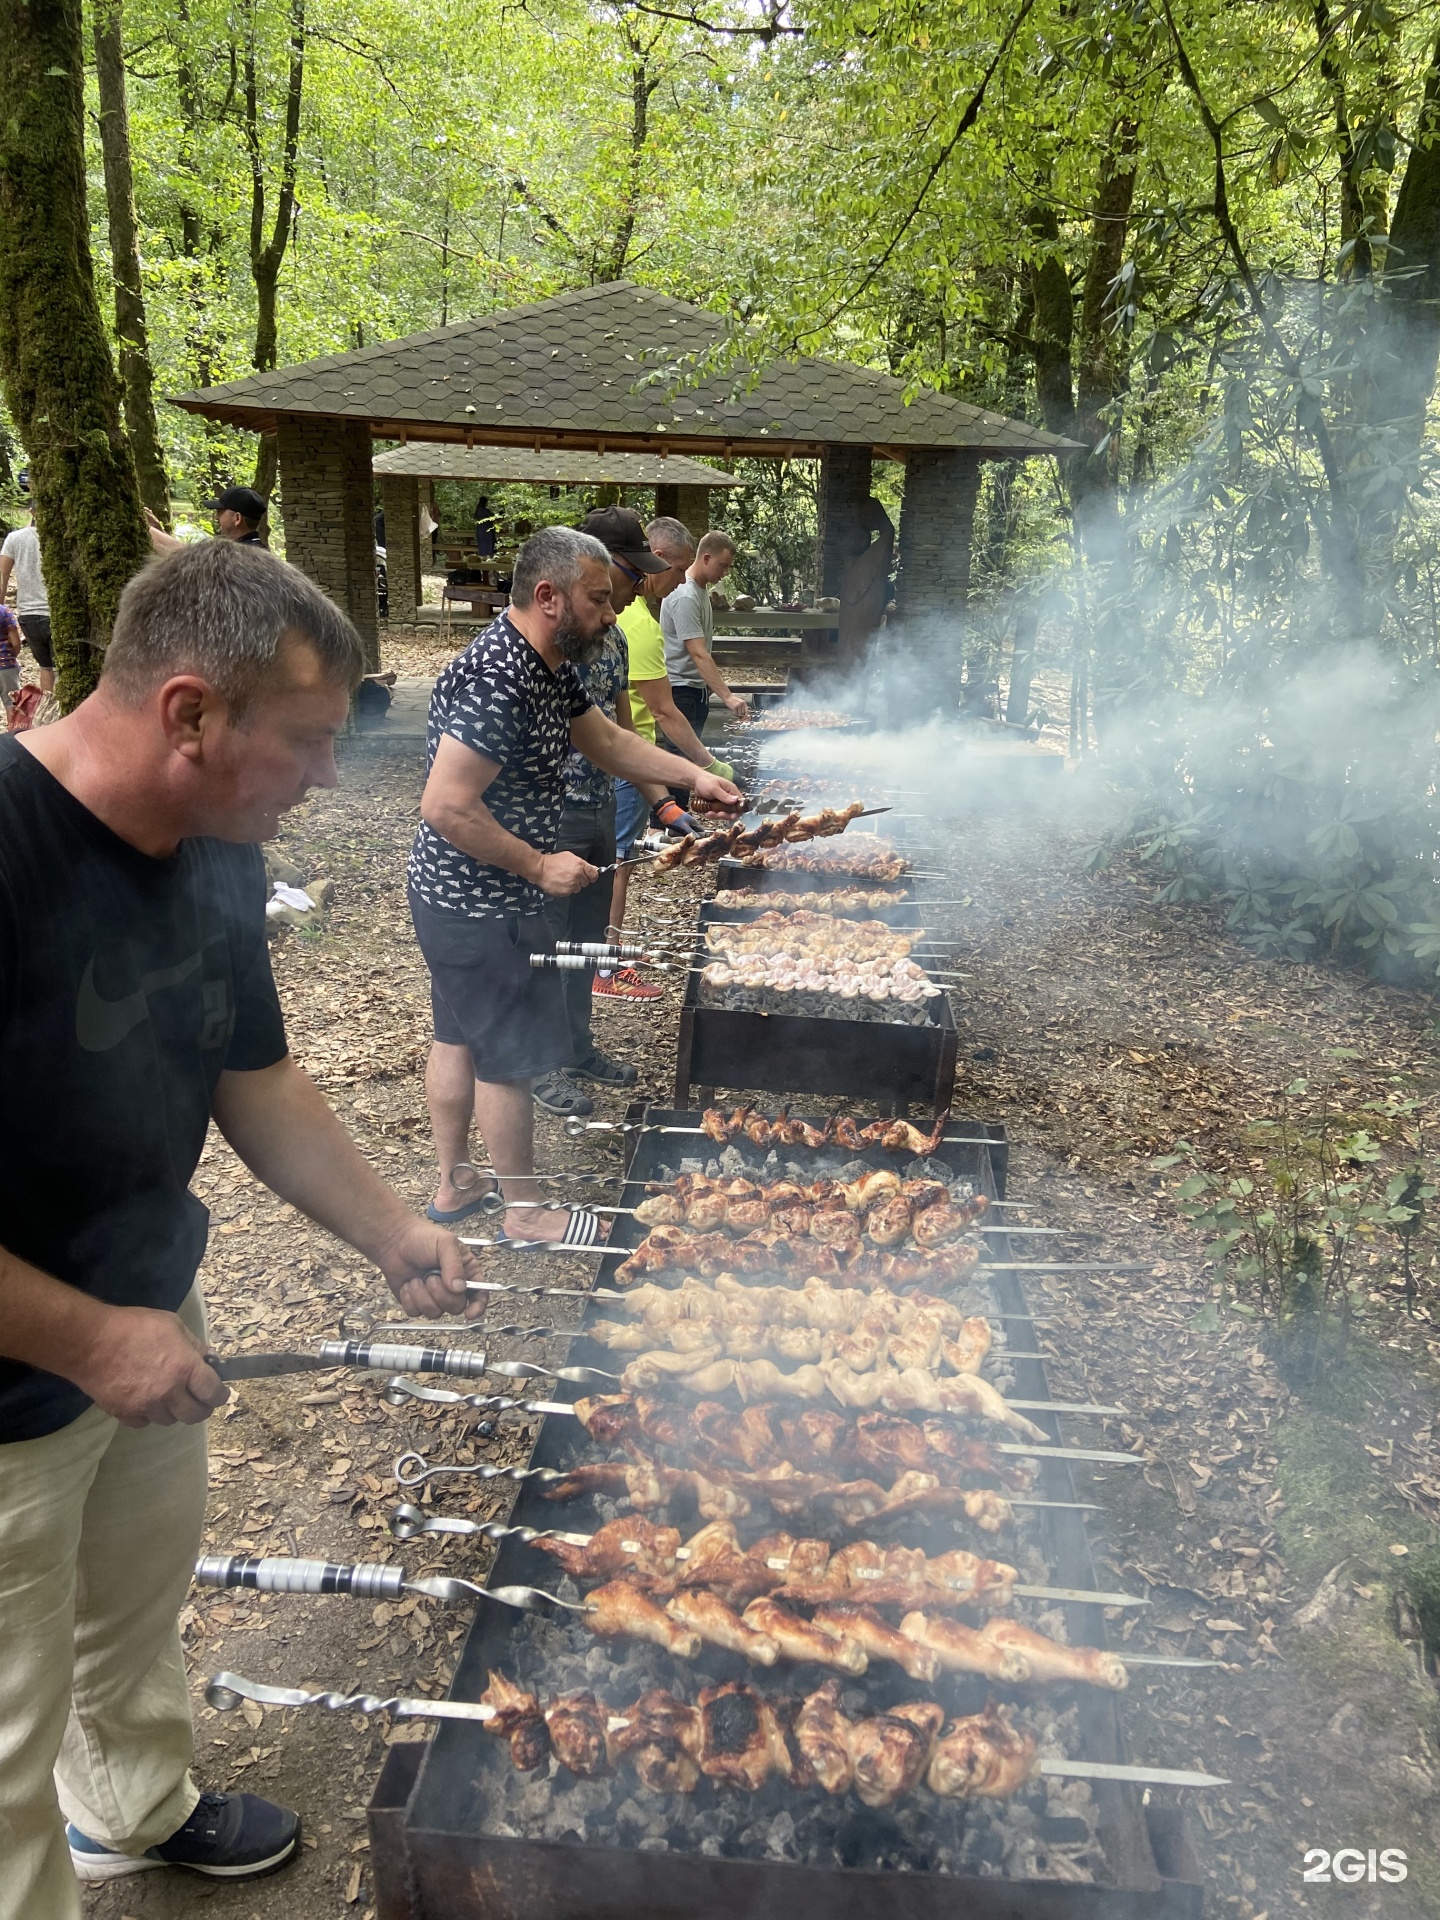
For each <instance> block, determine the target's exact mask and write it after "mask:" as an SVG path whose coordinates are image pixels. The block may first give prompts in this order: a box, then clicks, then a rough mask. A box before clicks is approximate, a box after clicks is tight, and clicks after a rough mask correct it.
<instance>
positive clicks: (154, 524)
mask: <svg viewBox="0 0 1440 1920" xmlns="http://www.w3.org/2000/svg"><path fill="white" fill-rule="evenodd" d="M206 505H207V506H208V508H209V510H210V512H211V513H213V514H214V516H215V537H216V539H217V540H235V541H238V542H239V543H240V545H241V546H246V547H263V546H264V544H265V542H264V541H263V540H262V539H261V538H260V531H259V529H260V522H261V521H262V520H263V519H264V518H265V499H264V496H263V495H262V494H258V493H257V492H256V491H255V489H254V488H253V487H226V489H225V491H224V492H223V493H221V494H218V495H217V496H216V498H215V499H213V500H209V501H207V502H206ZM145 518H146V520H147V521H148V522H149V526H150V545H151V546H152V547H153V548H154V550H155V552H156V553H174V552H176V550H177V549H178V548H180V547H183V546H184V545H185V544H186V543H185V541H183V540H179V539H177V538H176V536H175V535H174V534H173V533H167V532H166V531H165V529H164V527H162V526H161V524H160V522H159V521H158V520H157V519H156V518H155V516H154V514H153V513H151V511H150V509H149V508H148V507H147V508H146V509H145Z"/></svg>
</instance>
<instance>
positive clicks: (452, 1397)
mask: <svg viewBox="0 0 1440 1920" xmlns="http://www.w3.org/2000/svg"><path fill="white" fill-rule="evenodd" d="M385 1398H386V1399H387V1400H388V1401H389V1402H390V1404H391V1406H392V1407H402V1406H404V1404H405V1402H406V1401H407V1400H428V1401H430V1402H431V1403H432V1404H433V1405H435V1406H440V1407H474V1409H475V1410H476V1412H477V1413H570V1414H573V1413H574V1411H575V1409H574V1408H573V1407H567V1406H566V1405H565V1404H564V1402H563V1401H560V1400H511V1399H510V1398H509V1397H508V1396H507V1395H506V1394H503V1393H452V1392H450V1390H449V1389H448V1388H446V1387H416V1386H412V1385H411V1383H410V1382H409V1381H408V1380H388V1381H387V1382H386V1383H385ZM1126 1458H1127V1459H1128V1458H1129V1456H1128V1455H1127V1456H1126Z"/></svg>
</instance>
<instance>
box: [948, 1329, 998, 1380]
mask: <svg viewBox="0 0 1440 1920" xmlns="http://www.w3.org/2000/svg"><path fill="white" fill-rule="evenodd" d="M990 1345H991V1333H990V1322H989V1321H988V1320H982V1319H980V1318H979V1316H978V1315H976V1316H975V1317H973V1318H971V1319H969V1320H967V1321H965V1323H964V1325H963V1326H962V1327H961V1328H960V1331H959V1332H958V1333H956V1334H953V1335H951V1336H950V1337H949V1338H946V1337H944V1336H943V1335H942V1337H941V1341H940V1351H941V1352H942V1353H943V1354H944V1356H945V1358H946V1360H947V1361H948V1362H949V1363H950V1365H951V1366H952V1367H953V1368H954V1370H955V1372H956V1373H979V1371H980V1369H981V1367H982V1366H983V1365H984V1362H985V1356H986V1354H987V1353H989V1351H990Z"/></svg>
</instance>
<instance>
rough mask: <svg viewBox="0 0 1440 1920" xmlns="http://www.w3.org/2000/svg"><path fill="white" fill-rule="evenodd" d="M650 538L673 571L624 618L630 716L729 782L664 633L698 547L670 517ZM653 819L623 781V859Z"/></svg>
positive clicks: (620, 976)
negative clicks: (683, 692)
mask: <svg viewBox="0 0 1440 1920" xmlns="http://www.w3.org/2000/svg"><path fill="white" fill-rule="evenodd" d="M645 538H646V539H647V540H648V541H649V542H650V551H651V552H652V553H654V554H658V555H659V557H660V558H661V559H662V560H668V561H669V563H670V565H669V568H668V569H667V571H666V572H664V573H648V574H646V575H645V577H644V579H643V580H641V581H640V582H639V586H640V591H639V593H637V594H636V596H635V598H634V599H633V600H632V601H631V602H630V605H629V606H628V607H626V609H625V610H624V612H623V613H622V614H621V615H620V630H621V632H622V633H623V634H624V635H625V640H626V644H627V645H628V647H629V650H630V713H631V717H632V718H633V720H634V722H635V731H636V732H637V733H640V734H643V735H644V736H645V738H646V739H647V740H655V739H656V730H657V727H658V729H659V731H660V732H663V733H664V735H665V738H666V740H667V741H668V742H669V743H670V745H671V746H672V747H673V748H674V749H675V751H676V753H679V754H683V755H684V757H685V758H686V759H687V760H693V761H694V763H695V765H696V766H697V767H705V768H706V769H708V770H710V771H712V772H713V771H717V770H720V769H722V768H723V769H725V771H724V778H725V779H727V780H728V779H729V778H730V774H731V771H732V770H731V769H729V768H728V767H726V763H725V762H724V761H723V760H715V759H712V757H711V754H710V750H709V748H708V747H705V746H702V745H701V743H700V738H699V735H698V734H697V733H696V732H695V729H694V728H693V727H692V726H691V725H690V722H689V721H688V720H687V719H686V718H685V716H684V714H683V713H681V711H680V709H679V707H677V706H676V704H675V694H674V690H673V689H672V687H671V685H670V676H669V675H668V674H667V673H666V671H665V638H664V635H663V634H662V633H661V631H660V602H661V601H662V600H663V599H664V598H665V596H666V594H667V593H671V592H673V590H674V589H675V588H676V587H677V586H679V584H680V582H681V581H682V580H683V579H684V578H685V569H686V568H687V567H688V566H689V565H690V562H691V561H692V560H693V559H694V557H695V543H694V541H693V540H692V538H691V536H690V530H689V528H688V527H686V526H685V524H684V523H683V521H680V520H673V519H671V518H670V517H669V516H668V515H662V517H661V518H660V519H658V520H652V521H651V522H650V524H649V526H648V527H646V529H645ZM657 744H658V741H657ZM648 813H649V805H648V803H647V801H646V799H645V796H644V795H643V794H642V793H640V792H639V791H638V790H637V789H636V788H635V787H632V786H631V784H630V782H629V781H628V780H617V781H616V783H615V850H616V853H617V854H618V856H619V858H620V859H622V860H623V859H624V858H625V857H626V855H627V854H628V853H629V852H630V851H631V849H632V848H633V847H634V845H635V842H636V841H637V840H638V839H639V838H640V835H641V833H642V832H643V831H644V827H645V821H646V817H647V815H648ZM629 881H630V869H629V868H628V867H618V868H617V869H616V872H615V891H614V894H613V895H612V897H611V902H610V930H609V935H608V937H609V938H610V939H616V938H618V936H619V933H620V930H621V928H622V927H623V926H624V925H625V899H626V893H627V891H628V888H629ZM630 971H631V970H630V969H629V968H621V969H620V971H619V972H618V973H616V974H615V975H614V976H613V977H612V979H611V980H609V981H607V982H605V983H604V984H603V986H602V983H601V982H600V981H597V982H596V986H597V990H600V991H604V992H606V993H614V994H617V995H619V996H620V997H622V998H623V997H625V996H626V994H627V992H628V991H629V989H628V987H627V985H626V984H625V974H626V973H627V972H630ZM636 978H637V979H638V976H636Z"/></svg>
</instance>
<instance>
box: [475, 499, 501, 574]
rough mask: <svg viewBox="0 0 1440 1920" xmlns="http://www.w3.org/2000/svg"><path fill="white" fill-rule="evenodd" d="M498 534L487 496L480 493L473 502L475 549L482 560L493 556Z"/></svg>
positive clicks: (497, 527)
mask: <svg viewBox="0 0 1440 1920" xmlns="http://www.w3.org/2000/svg"><path fill="white" fill-rule="evenodd" d="M498 536H499V526H498V523H497V522H496V519H495V516H494V514H493V513H492V512H491V511H490V501H489V498H488V496H487V495H485V494H483V493H482V494H481V496H480V498H479V499H478V500H477V501H476V502H475V551H476V553H478V554H479V556H480V558H481V559H482V560H491V559H493V558H494V556H495V548H496V544H497V541H498Z"/></svg>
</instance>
